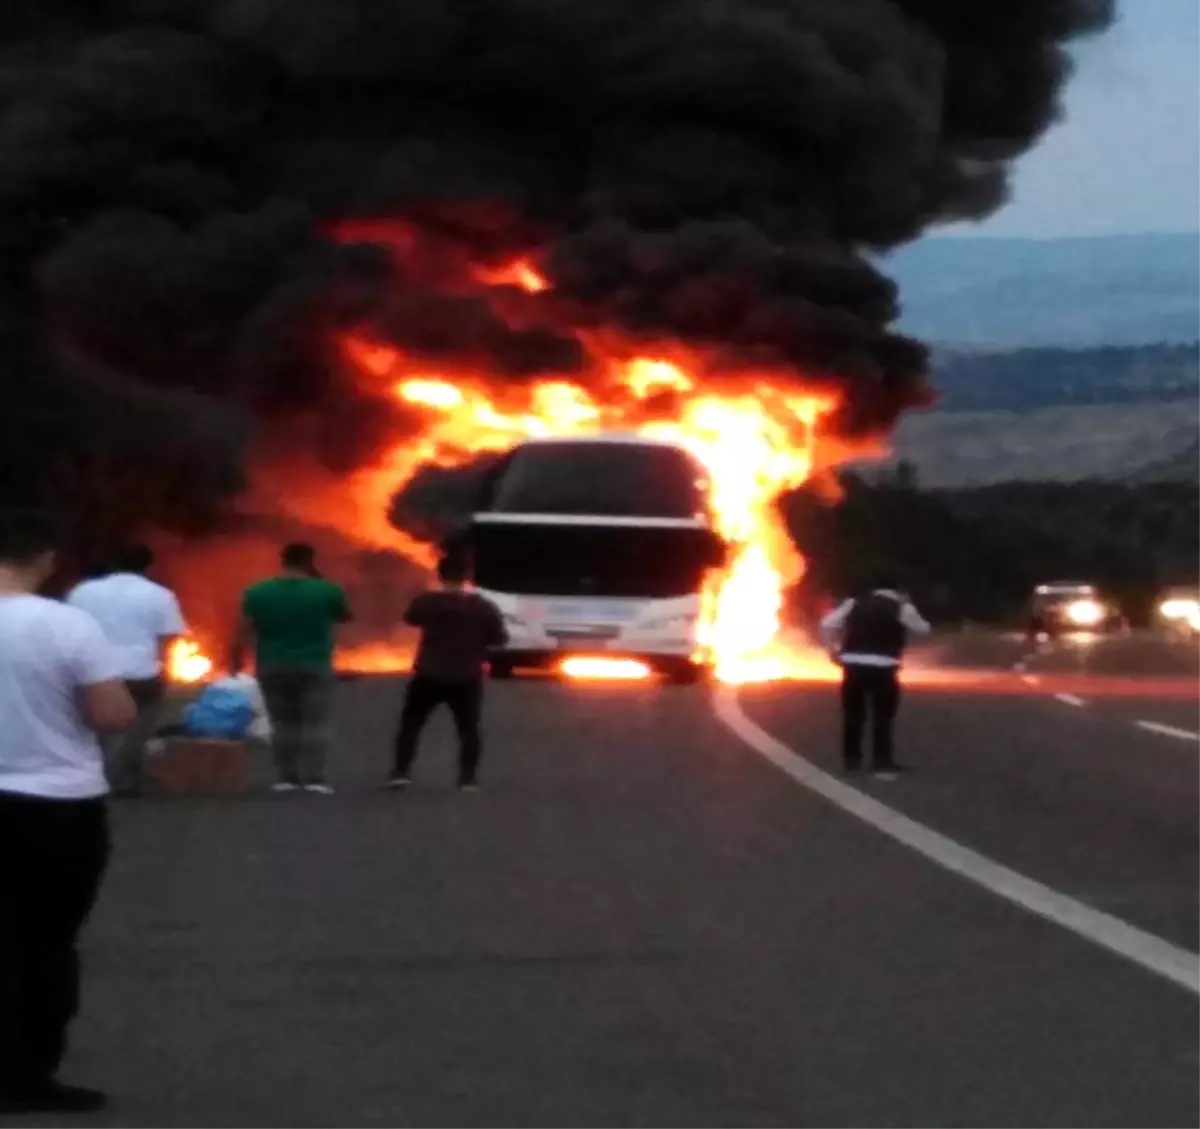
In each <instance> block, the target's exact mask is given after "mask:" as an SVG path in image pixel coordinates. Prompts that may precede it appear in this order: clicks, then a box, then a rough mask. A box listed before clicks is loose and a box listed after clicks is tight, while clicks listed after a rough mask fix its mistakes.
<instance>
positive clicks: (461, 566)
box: [437, 552, 471, 584]
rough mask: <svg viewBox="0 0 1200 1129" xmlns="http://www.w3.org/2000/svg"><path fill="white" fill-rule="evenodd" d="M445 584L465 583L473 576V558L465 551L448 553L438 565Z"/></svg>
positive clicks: (439, 575) (440, 577)
mask: <svg viewBox="0 0 1200 1129" xmlns="http://www.w3.org/2000/svg"><path fill="white" fill-rule="evenodd" d="M437 574H438V579H439V580H440V581H441V582H442V583H443V584H464V583H466V581H468V580H469V579H470V578H471V558H470V557H469V556H468V555H467V554H466V553H464V552H451V553H446V554H445V556H443V557H442V559H441V560H440V561H438V566H437Z"/></svg>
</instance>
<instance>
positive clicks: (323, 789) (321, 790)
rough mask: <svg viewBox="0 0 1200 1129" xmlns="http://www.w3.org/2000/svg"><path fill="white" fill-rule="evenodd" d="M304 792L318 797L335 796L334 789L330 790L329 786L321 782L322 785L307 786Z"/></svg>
mask: <svg viewBox="0 0 1200 1129" xmlns="http://www.w3.org/2000/svg"><path fill="white" fill-rule="evenodd" d="M304 790H305V791H306V792H312V793H313V794H314V795H317V796H332V795H333V789H332V788H330V787H329V785H328V784H326V783H324V782H320V783H316V784H305V785H304Z"/></svg>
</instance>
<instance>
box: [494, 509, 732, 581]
mask: <svg viewBox="0 0 1200 1129" xmlns="http://www.w3.org/2000/svg"><path fill="white" fill-rule="evenodd" d="M472 541H473V543H474V544H473V547H474V555H475V582H476V584H478V586H479V587H480V588H483V589H486V590H490V591H493V592H504V593H512V594H515V595H540V596H584V595H586V596H597V597H605V596H615V597H622V598H625V599H670V598H673V597H678V596H689V595H694V594H695V593H697V592H698V591H699V590H700V588H701V585H702V584H703V581H704V576H705V573H706V572H707V571H708V570H709V569H711V568H715V567H717V566H718V565H720V564H721V563H722V559H723V549H724V546H723V543H722V542H721V540H720V538H719V537H717V535H716V534H714V533H712V532H710V531H709V530H706V529H683V528H679V529H663V528H655V527H650V528H646V527H614V526H603V525H507V524H501V525H491V524H480V525H476V526H475V528H474V530H473V533H472Z"/></svg>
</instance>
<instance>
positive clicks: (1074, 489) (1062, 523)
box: [781, 465, 1200, 624]
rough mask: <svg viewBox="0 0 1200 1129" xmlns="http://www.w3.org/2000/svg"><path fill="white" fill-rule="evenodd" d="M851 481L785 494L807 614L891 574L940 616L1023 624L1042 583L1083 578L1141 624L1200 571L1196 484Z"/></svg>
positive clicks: (800, 610) (798, 607)
mask: <svg viewBox="0 0 1200 1129" xmlns="http://www.w3.org/2000/svg"><path fill="white" fill-rule="evenodd" d="M843 487H844V497H843V498H842V500H841V501H840V502H838V503H836V504H831V503H829V502H828V501H826V500H823V499H822V498H820V497H818V496H817V495H815V494H812V493H807V492H804V491H799V492H797V493H794V494H792V495H790V496H788V497H787V498H785V499H784V500H783V501H782V502H781V505H782V507H783V511H784V515H785V517H786V520H787V524H788V528H789V530H790V532H791V534H792V537H793V538H794V540H795V541H796V544H797V545H798V546H799V547H800V549H801V551H802V552H803V553H804V555H805V558H806V561H807V566H808V567H807V572H806V575H805V577H804V579H803V581H802V582H801V584H800V585H799V587H798V588H797V590H796V591H795V593H794V594H793V596H794V602H795V611H796V614H797V615H798V616H799V617H800V618H806V617H807V616H811V615H812V614H814V613H815V611H816V609H817V608H818V607H820V606H821V604H822V603H823V602H825V601H827V600H828V599H829V598H831V597H838V596H843V595H847V594H850V593H853V592H854V591H856V590H857V589H858V588H859V587H861V586H862V585H864V584H867V583H870V581H871V579H872V577H873V576H874V575H876V574H877V573H878V572H879V571H883V572H884V573H887V574H891V575H894V576H895V577H897V579H898V582H899V583H901V584H903V585H904V586H905V587H906V588H907V589H908V590H909V592H911V594H912V595H913V597H914V598H915V599H917V600H919V601H920V603H921V604H922V606H924V607H925V608H927V609H928V610H929V612H930V614H931V615H933V616H934V617H935V618H937V619H939V620H942V621H951V622H952V621H962V620H974V621H981V622H1015V621H1016V620H1018V619H1019V617H1020V616H1021V613H1022V609H1023V607H1024V605H1025V603H1026V601H1027V600H1028V598H1029V596H1030V593H1031V592H1032V590H1033V588H1034V587H1035V586H1036V585H1037V584H1039V583H1045V582H1047V581H1050V580H1079V581H1084V582H1089V583H1095V584H1097V585H1099V586H1100V587H1101V589H1102V590H1103V591H1104V592H1105V593H1106V594H1108V595H1110V596H1111V597H1112V598H1113V599H1115V600H1117V601H1118V603H1119V604H1120V606H1121V608H1122V610H1123V611H1124V612H1125V614H1126V615H1128V616H1129V617H1130V619H1131V621H1132V622H1134V623H1135V624H1136V623H1145V622H1147V621H1148V619H1149V616H1150V612H1151V609H1152V608H1153V606H1154V602H1155V598H1156V596H1157V594H1158V593H1159V592H1160V591H1161V590H1162V589H1163V588H1165V587H1168V586H1171V585H1177V584H1180V585H1183V584H1195V583H1196V581H1197V578H1198V577H1200V546H1198V542H1197V535H1196V530H1197V526H1198V523H1200V487H1198V486H1197V484H1196V483H1195V481H1194V480H1193V481H1179V482H1147V483H1123V482H1101V481H1096V482H1076V483H1031V482H1011V483H1002V484H998V485H993V486H984V487H973V488H969V489H955V490H925V489H921V488H920V487H919V485H918V484H917V482H916V479H915V475H914V474H913V472H912V470H911V468H910V467H906V466H903V465H902V466H901V467H900V468H898V470H897V471H896V472H895V473H894V474H893V475H892V476H890V477H889V478H887V479H885V480H884V481H873V482H866V481H864V480H862V479H861V478H858V477H855V476H853V475H847V476H845V477H844V479H843Z"/></svg>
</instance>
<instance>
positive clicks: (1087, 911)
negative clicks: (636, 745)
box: [714, 687, 1200, 995]
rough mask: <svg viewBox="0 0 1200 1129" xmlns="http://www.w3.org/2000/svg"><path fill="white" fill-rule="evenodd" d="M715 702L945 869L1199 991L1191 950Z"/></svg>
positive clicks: (793, 767)
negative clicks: (985, 851)
mask: <svg viewBox="0 0 1200 1129" xmlns="http://www.w3.org/2000/svg"><path fill="white" fill-rule="evenodd" d="M714 706H715V710H716V714H717V717H718V718H719V719H720V721H721V722H722V723H723V724H724V725H725V726H726V728H728V729H729V730H730V731H731V732H733V733H734V734H735V735H736V736H737V737H739V738H741V740H742V741H744V742H745V743H746V744H747V745H749V746H750V748H752V749H753V750H754V751H755V752H756V753H758V754H759V755H760V756H762V757H764V758H765V759H767V760H768V761H770V762H771V763H772V764H773V765H775V767H776V768H778V769H780V770H781V771H782V772H785V773H787V775H788V776H790V777H791V778H792V779H793V780H795V781H796V783H797V784H801V785H803V786H804V787H805V788H807V789H809V790H810V791H812V792H815V793H816V794H817V795H819V796H822V797H824V798H825V799H826V800H828V801H829V802H830V803H832V804H835V805H836V806H837V807H839V808H841V809H842V810H843V811H845V812H847V813H849V814H850V815H852V816H855V817H856V818H858V819H861V820H862V821H863V822H864V823H867V824H869V825H870V826H871V827H874V828H875V829H876V830H877V831H882V832H883V833H884V834H885V835H888V836H890V837H891V838H892V839H895V840H896V841H897V842H898V843H903V844H904V846H906V847H909V848H910V849H911V850H914V851H916V852H917V853H918V854H921V855H924V856H925V857H926V858H927V859H929V860H930V861H932V862H935V863H937V864H938V865H939V866H942V867H944V868H945V869H946V870H949V871H951V872H952V873H954V874H957V875H959V876H960V877H962V878H965V879H967V880H968V881H969V882H974V883H975V884H976V885H978V886H982V887H983V888H984V889H985V890H990V891H991V892H992V893H993V894H996V895H998V896H999V897H1001V898H1005V899H1007V900H1008V901H1010V902H1013V903H1014V904H1016V905H1018V906H1020V907H1021V908H1022V909H1026V910H1028V911H1029V912H1030V913H1034V914H1037V916H1039V917H1042V918H1045V919H1046V920H1047V921H1052V922H1054V923H1055V924H1056V925H1061V926H1062V927H1063V928H1064V929H1067V930H1069V931H1070V932H1072V933H1075V934H1076V935H1078V936H1080V937H1083V938H1085V939H1086V940H1088V941H1091V942H1093V943H1094V944H1097V945H1100V946H1102V947H1103V948H1106V949H1108V950H1110V951H1111V952H1114V953H1117V954H1118V955H1120V956H1123V957H1125V958H1126V959H1127V960H1131V961H1133V962H1134V963H1135V964H1137V965H1140V966H1141V967H1142V968H1145V969H1147V970H1148V971H1150V972H1156V973H1157V974H1158V975H1159V976H1163V977H1165V978H1166V979H1168V980H1170V981H1172V982H1173V983H1175V984H1177V985H1179V986H1180V987H1181V988H1186V989H1187V990H1188V991H1189V992H1192V993H1194V994H1196V995H1200V957H1198V956H1197V954H1196V953H1193V952H1189V951H1188V950H1187V949H1183V948H1180V947H1179V946H1177V945H1173V944H1171V943H1170V942H1169V941H1164V940H1163V939H1162V938H1161V937H1155V936H1154V935H1153V934H1152V933H1147V932H1145V931H1144V930H1141V929H1138V928H1136V927H1135V926H1133V925H1129V924H1128V923H1126V922H1124V921H1121V920H1120V919H1119V918H1116V917H1112V916H1111V915H1109V914H1107V913H1101V912H1100V911H1099V910H1096V909H1093V908H1092V907H1091V906H1088V905H1085V904H1084V903H1083V902H1080V901H1076V899H1074V898H1072V897H1070V896H1069V895H1067V894H1063V893H1061V892H1060V891H1058V890H1054V889H1052V888H1051V887H1049V886H1043V885H1042V884H1041V883H1040V882H1035V881H1034V880H1033V879H1032V878H1026V877H1025V876H1024V875H1023V874H1018V873H1017V872H1016V871H1015V870H1010V869H1009V868H1008V867H1006V866H1003V865H1001V864H1000V863H998V862H994V861H993V860H992V859H990V858H988V857H987V856H986V855H981V854H980V853H979V852H978V851H975V850H972V849H971V848H970V847H967V846H964V845H963V844H962V843H959V842H956V841H955V840H954V839H951V838H949V837H947V836H945V835H943V834H941V833H940V832H938V831H934V830H933V828H931V827H926V826H925V825H924V824H922V823H917V822H916V820H913V819H909V818H908V816H906V815H902V814H901V813H900V812H898V811H895V810H894V809H892V808H889V807H888V806H887V805H886V804H881V803H880V802H879V801H878V800H875V799H872V798H871V797H870V796H868V795H866V794H865V793H864V792H860V791H859V790H858V789H857V788H852V787H850V786H849V785H848V784H843V783H842V782H841V781H840V780H836V779H834V777H832V776H830V775H829V774H828V773H827V772H823V771H822V770H821V769H819V768H817V766H816V765H814V764H813V763H812V762H811V761H808V760H805V759H804V758H803V757H802V756H800V755H799V754H798V753H796V752H794V751H793V750H792V749H789V748H788V747H787V746H786V745H783V744H781V743H780V742H779V741H776V740H775V738H774V737H772V736H771V735H770V734H769V733H766V732H764V731H763V730H762V729H760V728H759V727H758V726H757V725H755V724H754V722H753V721H751V720H750V719H749V718H748V717H747V716H746V714H745V713H744V712H743V711H742V707H741V704H740V703H739V701H738V697H737V691H736V690H735V689H734V688H732V687H722V688H721V689H720V690H719V691H718V693H717V695H716V697H715V700H714Z"/></svg>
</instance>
